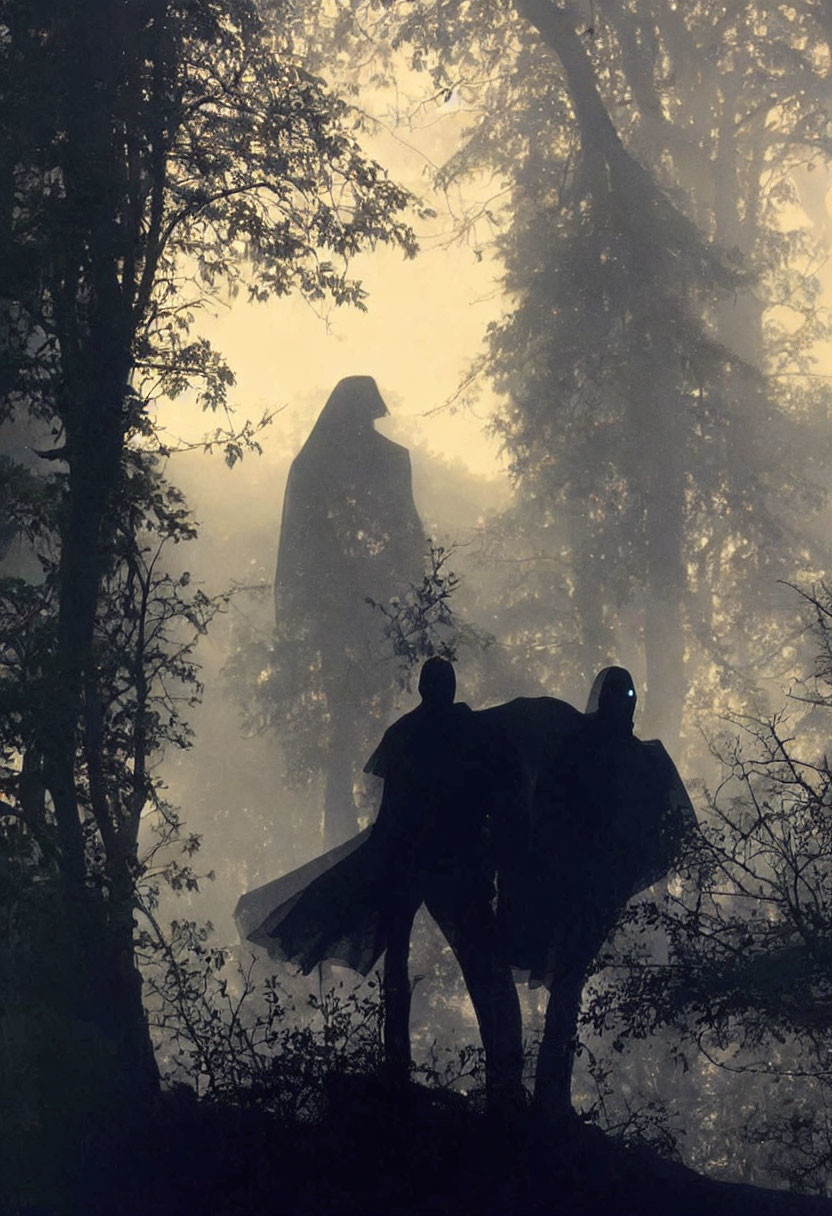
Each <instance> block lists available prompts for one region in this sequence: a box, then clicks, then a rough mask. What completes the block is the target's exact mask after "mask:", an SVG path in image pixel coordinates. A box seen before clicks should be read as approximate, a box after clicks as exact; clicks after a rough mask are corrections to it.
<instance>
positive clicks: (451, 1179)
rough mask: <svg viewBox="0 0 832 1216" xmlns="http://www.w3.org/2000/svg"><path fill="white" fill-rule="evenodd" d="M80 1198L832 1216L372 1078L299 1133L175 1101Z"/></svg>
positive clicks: (158, 1206)
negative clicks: (386, 1086)
mask: <svg viewBox="0 0 832 1216" xmlns="http://www.w3.org/2000/svg"><path fill="white" fill-rule="evenodd" d="M73 1189H74V1192H75V1194H74V1199H73V1200H71V1201H70V1202H69V1203H68V1204H67V1205H61V1214H60V1216H76V1213H77V1216H197V1214H202V1213H207V1214H209V1216H249V1214H254V1213H256V1214H257V1216H376V1214H377V1216H382V1214H383V1216H513V1214H514V1213H517V1214H518V1216H519V1214H522V1216H544V1214H550V1213H551V1214H553V1216H555V1214H556V1216H606V1214H609V1216H815V1214H817V1216H821V1214H824V1216H832V1202H831V1201H828V1200H821V1199H815V1198H810V1197H803V1196H797V1195H792V1194H789V1193H787V1192H783V1191H771V1190H762V1189H759V1188H755V1187H750V1186H744V1185H738V1184H731V1183H725V1182H715V1181H712V1180H710V1179H706V1178H704V1177H702V1176H700V1175H698V1174H695V1173H694V1172H693V1171H691V1170H689V1169H687V1168H686V1167H684V1166H682V1165H679V1164H676V1163H673V1162H668V1161H666V1160H663V1159H662V1158H660V1157H658V1156H656V1155H655V1154H653V1153H651V1152H650V1151H648V1150H643V1149H632V1148H630V1149H627V1148H623V1147H621V1146H620V1145H617V1144H615V1143H614V1142H612V1141H611V1140H609V1139H608V1138H607V1137H606V1136H604V1135H603V1133H601V1132H598V1131H597V1130H595V1129H593V1128H590V1127H588V1126H587V1125H585V1124H583V1123H581V1122H580V1121H579V1120H578V1119H577V1118H576V1119H575V1120H574V1122H573V1123H572V1124H570V1125H569V1126H568V1127H566V1128H561V1129H560V1131H558V1132H556V1133H554V1132H553V1133H551V1134H550V1135H549V1136H548V1138H544V1137H541V1136H540V1134H539V1133H536V1132H535V1130H534V1128H533V1126H532V1124H531V1121H530V1120H529V1118H528V1116H527V1115H525V1114H523V1115H521V1116H519V1117H515V1118H514V1119H513V1121H512V1122H511V1123H510V1124H507V1123H505V1122H502V1123H497V1122H496V1121H495V1122H489V1120H488V1119H487V1118H485V1117H484V1116H483V1115H481V1114H476V1113H473V1112H472V1110H471V1109H470V1106H469V1104H468V1103H467V1102H466V1101H465V1099H460V1098H458V1097H457V1096H454V1095H447V1094H443V1093H442V1091H436V1090H425V1089H419V1088H418V1087H415V1086H414V1087H412V1088H411V1090H410V1091H409V1092H408V1093H407V1094H405V1095H402V1094H399V1095H396V1096H394V1095H391V1094H390V1093H389V1092H388V1091H385V1090H383V1089H382V1088H381V1087H380V1086H379V1084H378V1083H377V1082H375V1081H372V1080H368V1079H364V1078H356V1079H353V1080H352V1081H351V1082H350V1083H349V1084H344V1083H343V1082H342V1085H341V1089H340V1090H339V1092H337V1093H335V1094H332V1095H331V1101H330V1109H329V1112H328V1114H327V1116H326V1118H324V1119H323V1120H322V1121H321V1122H320V1123H318V1124H314V1125H311V1124H310V1125H307V1126H303V1127H300V1128H294V1129H291V1130H287V1129H286V1128H284V1127H281V1126H280V1125H279V1124H277V1123H276V1122H275V1121H274V1119H272V1118H271V1117H270V1116H267V1115H264V1114H263V1113H260V1112H253V1111H247V1112H246V1111H240V1110H230V1109H228V1108H222V1107H217V1106H210V1105H208V1104H204V1103H196V1102H195V1101H188V1100H183V1099H182V1097H181V1096H180V1097H179V1098H178V1099H177V1098H169V1099H168V1100H167V1101H166V1103H165V1105H164V1106H163V1108H162V1109H161V1111H160V1112H159V1115H158V1117H157V1118H156V1120H155V1121H154V1125H153V1129H152V1131H151V1132H150V1133H146V1134H145V1136H144V1137H143V1141H142V1143H134V1144H133V1145H132V1146H131V1149H130V1151H129V1153H128V1154H127V1155H125V1156H122V1155H121V1154H117V1153H113V1152H112V1151H109V1150H107V1149H106V1148H105V1147H104V1145H103V1144H101V1143H99V1144H98V1145H91V1146H90V1152H89V1159H88V1165H87V1170H86V1178H84V1177H81V1178H78V1179H76V1182H75V1186H74V1188H73ZM24 1213H25V1216H47V1209H45V1208H38V1209H33V1208H29V1209H23V1208H17V1209H16V1210H15V1216H24ZM48 1216H52V1212H51V1211H49V1213H48Z"/></svg>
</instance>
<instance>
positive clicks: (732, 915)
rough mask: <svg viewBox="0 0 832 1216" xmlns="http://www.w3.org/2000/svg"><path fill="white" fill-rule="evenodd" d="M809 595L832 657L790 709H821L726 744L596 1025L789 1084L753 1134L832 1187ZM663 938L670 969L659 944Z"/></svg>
mask: <svg viewBox="0 0 832 1216" xmlns="http://www.w3.org/2000/svg"><path fill="white" fill-rule="evenodd" d="M802 595H803V597H804V600H805V602H806V603H807V604H808V607H809V609H810V611H811V612H812V614H813V617H814V632H815V636H816V638H817V640H818V642H819V659H818V664H817V669H816V671H815V673H814V675H813V676H812V677H811V679H810V680H809V681H807V684H806V685H805V686H804V688H803V689H802V691H801V692H800V694H799V697H798V699H797V700H796V701H795V702H793V705H794V709H793V713H792V716H794V713H795V712H796V710H798V709H800V708H801V707H803V708H804V710H805V707H806V705H807V703H808V705H809V707H810V708H809V710H808V712H804V713H803V715H802V718H801V720H800V722H799V731H798V733H795V732H794V730H790V729H789V728H788V718H787V716H786V715H785V713H780V714H776V715H773V716H771V717H769V718H768V719H767V720H757V721H755V720H752V719H748V718H745V719H743V720H735V721H734V722H733V725H734V727H735V728H736V729H737V730H738V733H737V734H735V735H734V736H731V735H730V734H729V733H727V732H726V733H725V734H723V736H722V737H721V739H718V740H715V741H714V744H713V746H714V748H715V751H716V754H717V755H718V757H719V759H720V761H721V763H722V765H723V779H722V781H721V783H720V785H719V786H718V787H717V788H716V789H715V790H714V791H713V792H708V791H706V792H705V793H706V797H705V799H704V807H703V811H704V813H703V815H702V817H701V821H700V826H701V839H700V840H699V841H698V842H696V843H695V844H694V846H693V847H692V848H691V850H690V851H689V853H688V855H687V856H686V857H685V858H684V859H683V863H682V865H681V867H680V878H679V880H678V881H676V882H674V883H672V884H671V886H670V890H669V893H668V895H667V897H666V898H665V899H664V901H662V902H661V903H655V902H652V901H642V902H640V903H637V904H634V905H632V906H631V907H630V909H629V910H628V913H627V917H626V921H627V922H628V932H627V934H626V935H625V937H624V938H623V940H622V941H621V942H619V947H620V950H619V952H616V953H613V954H608V956H607V959H606V962H608V963H609V962H612V963H614V965H615V968H614V971H613V973H612V975H613V977H614V982H609V983H608V984H607V985H606V986H601V987H598V988H596V990H595V992H594V995H593V999H592V1001H591V1003H590V1005H589V1007H588V1009H587V1011H586V1017H587V1022H588V1024H590V1025H592V1026H593V1027H594V1028H595V1030H596V1031H597V1030H600V1029H603V1030H604V1031H605V1032H606V1033H612V1034H613V1037H614V1039H616V1041H618V1042H619V1044H620V1042H621V1040H622V1038H627V1037H628V1036H635V1037H636V1038H641V1037H644V1036H647V1035H652V1034H654V1033H655V1032H657V1031H662V1030H664V1028H670V1029H671V1031H672V1033H673V1034H674V1035H675V1036H678V1046H677V1047H676V1049H675V1050H676V1058H677V1060H678V1061H679V1062H680V1063H681V1064H682V1065H683V1067H684V1068H685V1069H687V1068H689V1067H693V1066H694V1064H693V1062H694V1061H695V1060H696V1052H697V1051H698V1052H699V1053H701V1055H700V1057H699V1058H700V1060H702V1061H703V1062H704V1063H705V1069H706V1071H707V1069H710V1070H712V1071H713V1070H715V1071H716V1072H719V1071H720V1070H725V1071H727V1072H728V1073H731V1074H734V1075H735V1076H736V1077H737V1083H738V1085H741V1084H743V1083H744V1082H746V1081H748V1082H749V1083H753V1082H754V1080H755V1079H757V1078H759V1079H764V1080H766V1081H767V1083H768V1086H769V1087H770V1086H771V1085H776V1086H777V1089H776V1091H774V1092H773V1094H772V1099H771V1100H770V1101H769V1102H768V1103H767V1105H766V1106H765V1107H761V1106H760V1105H759V1104H756V1105H755V1104H754V1103H753V1102H752V1103H749V1104H747V1105H746V1106H745V1110H744V1112H743V1113H742V1120H743V1123H744V1131H745V1133H746V1135H747V1137H748V1141H749V1143H751V1144H757V1145H761V1146H762V1149H761V1151H762V1154H763V1159H762V1167H763V1168H765V1169H767V1170H768V1171H769V1173H770V1174H772V1175H774V1176H776V1177H780V1178H782V1179H785V1180H787V1181H788V1182H789V1183H791V1184H792V1185H795V1186H797V1187H798V1188H799V1189H805V1190H817V1191H819V1192H821V1193H823V1192H825V1191H826V1190H828V1187H829V1185H830V1178H832V1151H830V1150H831V1146H830V1140H829V1132H828V1126H827V1121H826V1116H825V1111H826V1108H827V1105H828V1102H829V1097H830V1093H829V1087H830V1084H832V1068H831V1067H830V1056H829V1033H830V1028H832V995H831V994H832V948H831V943H832V922H831V921H830V907H832V889H831V888H830V884H832V816H831V815H830V805H832V771H830V768H829V765H828V763H827V759H826V757H825V755H820V756H819V751H820V746H822V742H823V741H825V736H826V731H827V719H828V712H829V708H830V705H831V704H832V701H831V700H830V687H831V686H830V684H829V672H830V667H829V654H830V644H832V595H830V589H829V588H828V587H827V586H825V585H820V586H818V587H816V588H814V589H813V590H811V591H807V592H803V593H802ZM657 933H658V934H659V936H660V937H661V936H663V937H664V938H665V939H666V942H667V961H666V962H660V961H658V960H657V957H656V952H655V950H654V949H651V946H650V943H651V942H653V941H655V939H656V935H657ZM691 1048H693V1049H694V1050H693V1052H692V1051H691ZM736 1113H738V1114H739V1113H740V1111H739V1110H737V1112H736ZM734 1130H735V1129H734ZM732 1134H733V1131H732Z"/></svg>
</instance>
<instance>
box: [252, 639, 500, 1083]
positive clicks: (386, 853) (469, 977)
mask: <svg viewBox="0 0 832 1216" xmlns="http://www.w3.org/2000/svg"><path fill="white" fill-rule="evenodd" d="M455 685H456V680H455V675H454V670H453V666H452V665H451V664H450V663H449V662H447V661H446V660H444V659H439V658H434V659H429V660H428V661H427V662H426V663H425V664H424V666H423V668H422V672H421V676H420V680H419V692H420V694H421V697H422V702H421V704H420V705H419V706H418V707H417V708H416V709H414V710H412V711H411V712H410V713H407V714H405V715H404V716H403V717H402V718H400V719H399V720H398V721H397V722H395V723H394V724H393V725H392V726H391V727H390V728H389V729H388V730H387V731H386V732H385V734H384V737H383V738H382V740H381V742H380V744H379V745H378V747H377V748H376V750H375V751H374V752H373V754H372V756H371V757H370V759H369V761H368V762H367V765H366V766H365V767H366V771H367V772H369V773H373V774H375V775H376V776H379V777H381V778H382V779H383V780H384V790H383V795H382V801H381V806H380V808H379V813H378V817H377V819H376V822H375V824H374V825H373V826H372V828H371V829H367V830H366V831H365V832H363V833H360V834H359V835H358V836H357V837H355V839H354V840H353V841H351V842H348V843H347V844H345V845H343V846H340V847H339V848H336V849H334V850H331V851H330V853H329V854H327V855H326V856H325V857H324V858H321V859H319V860H318V861H317V862H313V863H310V865H308V866H305V867H302V869H301V870H299V871H295V872H294V873H293V874H290V875H288V876H286V877H285V878H283V879H279V880H277V882H276V883H270V884H268V885H267V886H266V887H264V888H260V889H259V890H258V891H255V892H251V893H250V894H248V895H246V896H243V898H242V899H241V900H240V903H239V904H238V907H237V911H236V913H235V915H236V918H237V923H238V926H239V928H240V931H241V933H242V934H243V935H244V936H245V937H246V938H247V939H248V940H249V941H252V942H255V943H257V944H258V945H263V946H265V947H266V948H267V949H268V950H269V953H270V954H271V956H272V957H275V958H281V959H286V960H289V961H292V962H295V963H297V964H298V965H299V966H300V968H301V970H302V971H303V972H305V973H308V972H309V971H311V970H312V969H313V968H314V967H315V966H317V965H318V964H319V963H321V962H323V961H325V960H330V961H335V962H340V963H343V964H345V965H347V966H350V967H352V968H354V969H355V970H356V971H359V972H360V973H361V974H363V975H366V974H368V972H369V971H370V970H371V969H372V967H373V966H374V965H375V963H376V962H377V961H378V959H379V957H380V955H381V953H382V951H385V950H386V956H385V967H384V1045H385V1059H386V1064H387V1070H388V1075H389V1076H390V1078H391V1079H392V1080H394V1081H397V1082H400V1081H404V1080H406V1079H407V1077H408V1075H409V1070H410V1062H411V1054H410V1033H409V1020H410V983H409V977H408V954H409V942H410V933H411V929H412V925H413V919H414V916H415V914H416V912H417V910H418V908H419V907H420V905H421V904H422V903H423V902H424V903H425V905H426V906H427V909H428V911H429V912H430V914H431V915H432V916H433V918H434V919H435V920H436V922H437V923H438V925H439V927H440V928H441V930H442V932H443V933H444V935H445V937H446V938H447V940H448V942H449V944H450V946H451V948H452V950H453V951H454V954H455V955H456V958H457V960H458V962H459V964H460V968H461V970H462V974H463V977H464V979H465V983H466V985H467V987H468V991H469V993H470V995H471V1000H472V1003H473V1006H474V1011H475V1013H476V1016H477V1021H478V1024H479V1028H480V1034H481V1037H482V1042H483V1046H484V1048H485V1055H486V1085H487V1091H488V1101H489V1104H490V1105H492V1106H493V1105H494V1104H499V1105H502V1104H504V1103H513V1102H515V1101H516V1100H517V1099H518V1097H519V1095H520V1093H521V1074H522V1063H523V1056H522V1026H521V1018H520V1008H519V1002H518V999H517V992H516V988H515V985H514V980H513V976H512V972H511V969H510V967H509V965H508V963H507V961H505V959H503V958H502V957H501V955H500V952H499V950H498V942H497V925H496V917H495V913H494V908H493V902H494V869H495V863H494V852H493V846H492V839H491V832H490V828H491V825H492V823H493V822H495V821H497V820H498V819H499V818H500V817H503V816H506V815H511V814H512V813H513V812H512V809H511V807H510V803H511V800H512V799H513V798H514V797H516V795H517V790H518V778H517V766H516V764H515V762H514V761H513V757H512V752H511V749H510V748H509V747H508V746H507V745H506V744H505V743H504V741H503V740H502V738H501V737H500V735H499V732H498V731H497V730H495V728H494V727H493V726H490V725H488V724H486V723H483V722H482V721H481V720H480V716H479V715H477V714H474V713H473V711H472V710H471V709H470V708H469V707H468V706H467V705H465V704H462V703H457V702H455V701H454V694H455ZM270 901H276V902H271V909H270V910H269V911H268V913H267V915H265V916H262V917H261V914H262V913H263V911H264V908H265V907H266V905H267V904H268V903H269V902H270ZM258 918H260V919H258Z"/></svg>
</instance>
